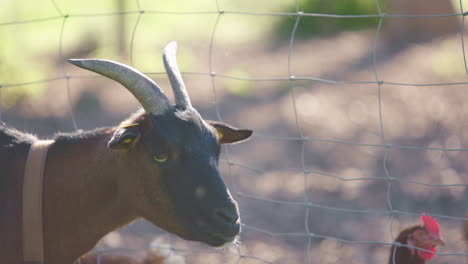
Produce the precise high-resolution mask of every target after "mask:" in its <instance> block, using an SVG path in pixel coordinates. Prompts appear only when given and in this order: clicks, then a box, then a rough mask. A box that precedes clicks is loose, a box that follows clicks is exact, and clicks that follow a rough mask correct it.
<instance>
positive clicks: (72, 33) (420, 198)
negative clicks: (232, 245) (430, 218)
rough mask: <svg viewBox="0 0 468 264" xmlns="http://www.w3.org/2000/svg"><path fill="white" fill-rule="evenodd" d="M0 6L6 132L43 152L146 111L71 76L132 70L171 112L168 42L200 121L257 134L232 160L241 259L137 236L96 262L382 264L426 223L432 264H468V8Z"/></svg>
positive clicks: (346, 3) (228, 163)
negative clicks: (38, 139) (434, 230)
mask: <svg viewBox="0 0 468 264" xmlns="http://www.w3.org/2000/svg"><path fill="white" fill-rule="evenodd" d="M0 3H1V6H2V7H1V8H0V85H1V86H0V94H1V96H0V114H1V120H2V121H4V122H5V123H6V124H8V125H10V126H14V127H16V128H18V129H20V130H25V131H28V132H31V133H35V134H37V135H39V136H43V137H48V136H52V135H53V134H54V133H56V132H58V131H65V132H66V131H73V130H75V129H77V128H78V129H92V128H95V127H100V126H112V125H116V124H118V123H119V121H121V120H123V119H124V118H126V117H127V116H129V115H130V113H132V112H134V111H135V110H136V109H137V108H138V107H139V104H138V103H137V101H136V100H135V99H134V98H133V97H132V96H131V95H130V93H128V92H127V91H126V90H125V89H124V88H122V87H120V86H119V85H117V84H115V83H114V82H112V81H109V80H108V79H105V78H102V77H100V76H97V75H94V74H91V73H89V72H87V71H83V70H80V69H78V68H76V67H73V66H70V65H68V64H67V63H66V60H67V59H68V58H92V57H97V58H105V59H111V60H116V61H120V62H123V63H126V64H130V65H132V66H134V67H135V68H138V69H139V70H141V71H143V72H145V73H146V74H148V75H149V76H150V77H151V78H153V79H154V80H155V81H156V82H157V83H159V84H160V85H161V86H162V87H163V89H165V90H166V94H167V95H168V96H172V93H171V92H170V91H169V84H168V82H167V78H166V76H165V74H164V68H163V65H162V60H161V54H162V48H163V47H164V45H165V44H166V43H168V42H169V41H172V40H176V41H177V42H178V44H179V51H178V62H179V66H180V68H181V70H182V72H183V76H184V79H185V82H186V84H187V86H188V90H189V94H190V95H191V98H192V102H193V104H194V105H195V107H196V108H197V109H198V110H199V112H200V113H201V114H202V116H204V117H205V118H206V119H212V120H219V119H222V120H223V121H225V122H228V123H230V124H233V125H235V126H238V127H247V128H250V129H253V130H254V132H255V133H254V136H253V138H252V139H251V140H250V141H248V142H245V143H242V144H238V145H234V146H230V147H229V148H225V149H224V151H223V153H222V162H221V167H222V171H223V174H224V178H225V180H226V182H227V184H228V186H229V188H230V189H231V192H232V193H233V194H234V196H235V199H236V200H237V201H238V202H239V204H240V208H241V215H242V219H243V223H244V227H243V233H242V235H241V241H242V244H241V246H240V247H239V249H234V250H213V249H210V248H208V247H206V246H203V245H200V244H198V243H193V242H185V241H182V240H181V239H179V238H177V237H174V236H171V235H168V234H167V233H165V232H164V231H162V230H160V229H158V228H157V227H154V226H152V225H151V224H149V223H148V222H146V221H144V220H138V221H135V222H133V223H132V224H130V225H129V226H127V227H125V228H123V229H122V230H119V231H116V232H113V233H111V234H109V235H108V236H106V237H105V238H104V239H103V240H102V241H101V242H100V243H99V244H98V246H97V247H96V249H95V251H96V252H98V254H128V255H139V254H143V252H145V250H146V249H147V248H148V247H149V245H150V243H151V241H153V240H155V239H156V240H157V241H158V242H157V243H156V244H158V243H159V244H161V245H169V246H170V247H171V248H172V249H173V250H174V252H175V253H174V254H178V255H180V256H182V257H183V259H184V260H183V262H185V263H321V264H327V263H386V262H387V258H388V252H389V248H390V246H389V245H388V244H384V243H382V242H385V243H391V242H392V241H393V239H394V237H395V236H396V235H397V234H398V232H399V230H401V229H402V228H404V227H407V226H408V225H412V224H416V223H418V222H419V218H418V216H419V215H420V214H421V213H422V212H427V213H429V214H432V215H436V216H438V219H439V222H440V223H441V230H442V231H441V233H442V236H443V238H444V240H445V242H446V243H447V246H445V247H443V248H441V250H440V252H441V253H443V254H449V255H447V256H445V255H444V256H436V257H435V259H434V260H433V262H431V263H468V257H467V256H466V254H467V253H468V250H467V249H466V248H465V242H464V241H463V230H462V225H463V223H464V219H463V217H464V215H465V214H466V212H467V211H468V203H467V201H468V191H467V186H468V185H467V184H468V163H467V162H466V161H467V160H468V152H467V150H468V149H467V147H468V122H465V117H466V116H467V115H468V105H467V104H466V102H467V101H468V91H467V85H468V75H467V71H466V65H465V59H464V46H463V45H464V40H465V39H466V37H467V35H466V34H465V32H464V30H463V29H464V27H465V26H466V25H465V24H464V20H463V18H464V17H463V16H461V15H460V14H461V13H464V10H463V6H465V7H466V8H467V9H468V0H467V1H465V0H463V1H460V0H453V1H449V0H446V1H440V0H412V1H405V0H377V1H376V0H299V1H294V0H257V1H250V0H237V1H227V0H217V1H216V0H198V1H189V0H172V1H150V0H132V1H130V0H101V1H90V0H81V1H71V0H34V1H33V0H0ZM298 12H303V13H304V14H305V15H300V14H302V13H298ZM298 14H299V15H298ZM379 14H386V15H385V16H382V17H379ZM456 14H458V15H456ZM397 15H401V16H397ZM408 15H415V16H408ZM291 76H294V78H290V77H291ZM386 144H388V145H387V147H385V145H386ZM389 179H392V180H389ZM392 210H393V211H392ZM392 212H393V213H392ZM91 217H92V216H91ZM465 220H466V218H465ZM156 246H157V245H156ZM463 253H465V256H464V255H463ZM450 254H455V255H450ZM456 254H458V255H456ZM460 254H461V255H460Z"/></svg>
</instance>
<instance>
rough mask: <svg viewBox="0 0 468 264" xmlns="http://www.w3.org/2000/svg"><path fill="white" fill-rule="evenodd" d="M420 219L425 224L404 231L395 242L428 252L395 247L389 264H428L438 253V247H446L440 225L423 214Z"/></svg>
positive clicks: (391, 252)
mask: <svg viewBox="0 0 468 264" xmlns="http://www.w3.org/2000/svg"><path fill="white" fill-rule="evenodd" d="M420 219H421V222H422V223H423V224H422V225H416V226H412V227H408V228H406V229H404V230H403V231H401V232H400V234H398V236H397V238H396V239H395V242H398V243H401V244H404V245H408V246H412V247H418V248H422V249H425V250H427V251H423V250H418V249H415V248H409V247H405V246H398V245H393V246H392V248H391V249H390V257H389V259H388V264H424V263H427V262H428V261H429V260H430V259H432V258H433V257H434V255H435V253H436V252H437V246H440V245H444V242H443V241H442V239H441V238H440V233H439V223H438V222H437V220H436V219H435V218H433V217H431V216H429V215H426V214H422V215H421V217H420ZM394 251H395V254H394ZM394 255H395V257H394Z"/></svg>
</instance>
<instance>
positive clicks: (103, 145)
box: [0, 115, 189, 264]
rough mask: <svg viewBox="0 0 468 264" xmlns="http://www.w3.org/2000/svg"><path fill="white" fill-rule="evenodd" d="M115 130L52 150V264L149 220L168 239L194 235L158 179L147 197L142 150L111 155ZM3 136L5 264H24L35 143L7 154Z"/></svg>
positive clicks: (0, 256) (0, 234)
mask: <svg viewBox="0 0 468 264" xmlns="http://www.w3.org/2000/svg"><path fill="white" fill-rule="evenodd" d="M132 118H133V119H135V120H130V121H131V122H133V121H138V122H140V123H142V124H141V125H142V126H143V127H144V130H145V131H148V130H149V128H150V126H151V125H150V124H151V122H149V121H148V119H147V118H145V115H140V116H137V117H132ZM136 119H138V120H136ZM114 130H115V128H113V129H107V130H101V131H98V132H96V133H90V134H85V135H84V136H83V135H76V137H74V136H68V137H64V136H59V137H58V138H57V141H56V143H55V144H54V145H52V146H51V148H50V150H49V153H48V157H47V162H46V168H45V175H44V190H43V193H44V196H43V199H44V200H43V201H44V209H43V213H44V251H45V252H44V256H45V263H47V264H67V263H73V261H75V260H76V259H77V258H78V257H80V256H81V255H82V254H83V253H85V252H87V251H89V250H90V249H92V248H93V247H94V246H95V244H96V243H97V242H98V241H99V240H100V239H101V238H102V237H103V236H104V235H105V234H107V233H109V232H111V231H112V230H115V229H117V228H119V227H122V226H123V225H126V224H128V223H129V222H131V221H133V220H134V219H136V218H138V217H145V218H147V219H148V220H150V221H152V222H153V223H154V224H156V225H158V226H160V227H162V228H164V229H166V230H167V231H169V232H172V233H175V234H178V235H181V236H189V235H188V234H187V231H186V230H185V229H184V227H183V225H182V224H181V222H180V221H179V219H178V218H177V217H176V216H175V213H174V210H173V208H172V204H171V203H170V201H169V199H168V195H167V193H166V192H165V190H164V189H163V188H161V186H158V185H157V183H158V181H159V179H158V175H151V176H152V177H154V178H153V183H156V184H155V186H152V187H154V188H153V189H154V190H153V193H151V194H150V195H148V194H147V193H145V188H144V185H145V184H146V183H144V182H142V180H141V179H143V178H142V177H139V176H140V175H138V173H139V172H141V171H145V169H148V168H147V167H148V166H150V164H148V162H146V161H145V160H144V159H143V158H142V157H140V156H142V155H138V153H139V152H142V151H143V149H142V148H143V147H142V146H141V144H139V145H137V146H136V147H135V149H132V150H131V152H132V153H130V152H124V151H113V150H110V149H108V148H107V142H108V141H109V139H110V137H111V136H112V133H113V131H114ZM1 132H2V131H1V130H0V143H1V144H0V164H2V166H3V168H2V169H1V172H2V173H1V176H0V201H1V203H0V212H1V214H2V215H1V217H0V238H1V239H0V241H3V243H2V244H1V246H0V263H9V264H20V263H22V260H21V257H22V252H21V232H20V231H21V225H20V223H21V201H22V199H21V197H22V192H21V189H22V177H23V169H24V165H25V159H26V155H27V151H28V149H29V143H28V142H26V143H21V144H10V145H11V147H6V146H7V144H5V142H2V138H1V135H2V134H1ZM144 137H145V135H142V139H141V140H143V141H144V140H145V139H144ZM129 155H132V158H128V157H129ZM109 164H111V166H109ZM146 171H148V170H146ZM139 179H140V180H139ZM146 190H147V188H146ZM148 196H151V198H152V199H157V200H158V201H159V203H158V207H157V208H148V207H149V206H150V203H149V202H148V199H147V197H148ZM153 205H154V203H153ZM6 241H7V243H5V242H6Z"/></svg>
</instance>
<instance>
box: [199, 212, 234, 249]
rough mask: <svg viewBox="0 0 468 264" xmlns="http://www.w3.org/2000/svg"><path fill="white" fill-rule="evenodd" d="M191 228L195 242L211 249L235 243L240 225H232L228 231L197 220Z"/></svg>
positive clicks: (215, 224)
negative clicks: (206, 245)
mask: <svg viewBox="0 0 468 264" xmlns="http://www.w3.org/2000/svg"><path fill="white" fill-rule="evenodd" d="M191 226H192V228H191V229H192V231H193V234H194V236H195V237H196V238H195V240H198V241H200V242H203V243H205V244H208V245H210V246H212V247H223V246H224V245H227V244H230V243H232V242H235V241H236V240H237V238H238V235H239V233H240V223H239V224H236V225H233V226H232V227H231V228H229V229H224V228H220V226H219V225H217V223H211V222H205V221H203V220H200V219H199V220H197V221H195V222H194V223H193V224H191Z"/></svg>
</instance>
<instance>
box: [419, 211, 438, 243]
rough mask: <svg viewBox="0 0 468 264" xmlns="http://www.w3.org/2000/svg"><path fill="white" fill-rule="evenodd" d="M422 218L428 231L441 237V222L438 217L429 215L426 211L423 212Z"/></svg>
mask: <svg viewBox="0 0 468 264" xmlns="http://www.w3.org/2000/svg"><path fill="white" fill-rule="evenodd" d="M420 219H421V221H422V222H423V224H424V227H425V228H426V229H427V231H429V233H431V234H432V235H435V236H437V237H440V233H439V223H438V222H437V219H435V218H434V217H432V216H430V215H427V214H426V213H422V214H421V216H420Z"/></svg>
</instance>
